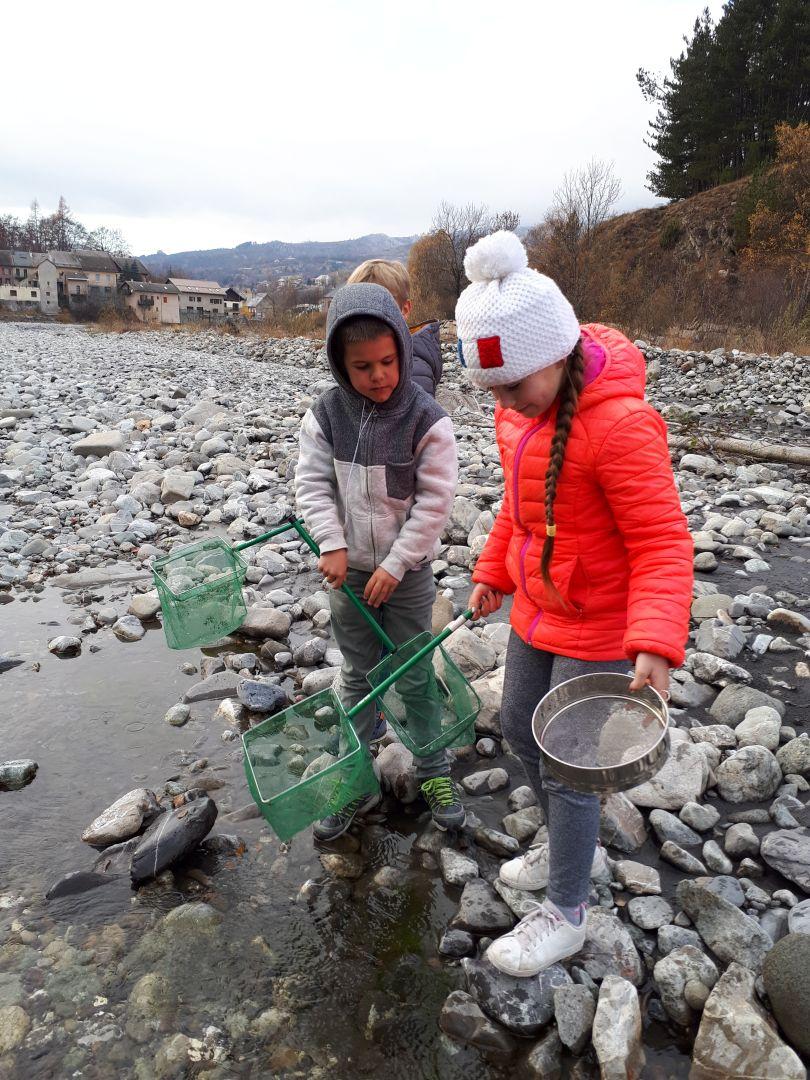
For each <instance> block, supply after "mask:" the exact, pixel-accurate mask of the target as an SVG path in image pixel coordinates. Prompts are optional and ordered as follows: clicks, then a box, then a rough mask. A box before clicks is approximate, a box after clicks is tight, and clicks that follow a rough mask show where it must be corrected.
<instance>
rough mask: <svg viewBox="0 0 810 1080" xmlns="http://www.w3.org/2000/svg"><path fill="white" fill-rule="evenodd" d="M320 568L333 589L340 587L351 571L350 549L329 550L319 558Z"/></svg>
mask: <svg viewBox="0 0 810 1080" xmlns="http://www.w3.org/2000/svg"><path fill="white" fill-rule="evenodd" d="M318 569H319V570H320V572H321V573H322V574H323V576H324V577H325V578H326V580H327V581H328V582H329V584H330V585H331V586H332V588H333V589H339V588H340V586H341V585H342V584H343V582H344V581H345V580H346V575H347V574H348V572H349V553H348V550H347V549H346V548H338V550H337V551H327V553H326V554H325V555H321V557H320V559H318Z"/></svg>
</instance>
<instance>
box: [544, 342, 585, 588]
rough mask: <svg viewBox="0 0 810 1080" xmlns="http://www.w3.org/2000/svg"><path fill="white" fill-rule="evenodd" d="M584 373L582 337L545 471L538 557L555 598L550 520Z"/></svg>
mask: <svg viewBox="0 0 810 1080" xmlns="http://www.w3.org/2000/svg"><path fill="white" fill-rule="evenodd" d="M584 377H585V356H584V354H583V352H582V339H581V338H580V340H579V341H578V342H577V343H576V345H575V346H574V349H573V351H572V352H571V353H569V356H568V360H567V361H566V366H565V373H564V375H563V384H562V387H561V389H560V404H559V406H558V408H557V426H556V428H555V430H554V436H553V437H552V440H551V455H550V458H549V463H548V470H547V472H546V541H545V543H544V544H543V555H542V558H541V560H540V573H541V574H542V575H543V581H544V583H545V585H546V587H547V588H548V589H550V590H551V591H552V592H553V593H554V594H555V595H556V596H557V597H558V598H559V599H562V597H560V594H559V592H558V591H557V588H556V587H555V585H554V583H553V582H552V580H551V574H550V572H549V567H550V565H551V558H552V555H553V554H554V534H555V533H556V531H557V527H556V525H555V523H554V500H555V499H556V497H557V480H558V478H559V475H560V471H561V470H562V467H563V462H564V461H565V448H566V445H567V444H568V436H569V435H570V434H571V424H572V423H573V420H574V414H575V413H576V411H577V403H578V402H579V395H580V394H581V393H582V384H583V381H584Z"/></svg>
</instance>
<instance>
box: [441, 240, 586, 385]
mask: <svg viewBox="0 0 810 1080" xmlns="http://www.w3.org/2000/svg"><path fill="white" fill-rule="evenodd" d="M464 270H465V272H466V274H467V277H468V278H469V279H470V281H471V283H472V284H470V285H468V286H467V288H466V289H465V290H464V292H463V293H462V294H461V296H460V297H459V298H458V303H457V304H456V325H457V328H458V339H459V341H458V345H459V355H460V356H461V359H462V362H463V363H464V365H465V367H466V368H467V371H468V374H469V376H470V378H471V379H472V381H473V382H474V383H476V384H477V385H478V386H503V385H504V384H508V383H516V382H519V381H520V380H521V379H525V378H526V376H527V375H532V374H533V373H534V372H535V371H542V369H543V368H547V367H550V366H551V364H555V363H556V362H557V361H558V360H562V359H563V358H564V357H566V356H568V354H569V353H570V352H571V350H572V349H573V348H574V346H575V345H576V343H577V342H578V341H579V334H580V330H579V323H578V322H577V317H576V315H575V314H574V309H573V308H572V307H571V305H570V304H569V302H568V301H567V300H566V298H565V297H564V296H563V294H562V293H561V292H560V290H559V288H558V287H557V285H556V284H555V283H554V282H553V281H552V280H551V278H549V277H546V276H545V275H544V274H539V273H538V272H537V271H536V270H530V269H529V260H528V258H527V256H526V249H525V248H524V246H523V244H522V243H521V242H520V240H519V239H518V238H517V236H515V234H514V233H512V232H505V231H503V232H496V233H492V234H491V235H490V236H485V237H484V238H483V239H482V240H479V241H478V243H477V244H473V246H472V247H471V248H469V249H468V251H467V254H466V255H465V257H464Z"/></svg>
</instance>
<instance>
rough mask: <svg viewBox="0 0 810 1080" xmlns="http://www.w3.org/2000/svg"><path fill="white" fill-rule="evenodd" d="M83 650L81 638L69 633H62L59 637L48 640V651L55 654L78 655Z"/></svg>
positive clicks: (63, 655)
mask: <svg viewBox="0 0 810 1080" xmlns="http://www.w3.org/2000/svg"><path fill="white" fill-rule="evenodd" d="M81 651H82V642H81V638H77V637H71V636H69V635H67V634H61V635H60V636H59V637H55V638H51V640H50V641H49V642H48V652H52V653H53V654H54V656H59V657H67V656H78V655H79V653H80V652H81Z"/></svg>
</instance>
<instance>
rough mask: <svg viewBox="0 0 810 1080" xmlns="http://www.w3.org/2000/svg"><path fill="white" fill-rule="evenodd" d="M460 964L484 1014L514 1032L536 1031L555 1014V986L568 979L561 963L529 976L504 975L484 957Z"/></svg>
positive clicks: (535, 1032) (470, 989)
mask: <svg viewBox="0 0 810 1080" xmlns="http://www.w3.org/2000/svg"><path fill="white" fill-rule="evenodd" d="M467 888H469V886H467ZM461 965H462V967H463V969H464V975H465V977H466V980H467V989H468V990H469V992H470V994H471V995H472V996H473V998H474V999H475V1001H476V1002H477V1003H478V1004H479V1005H480V1007H481V1008H482V1009H483V1011H484V1012H485V1013H486V1014H487V1016H489V1017H490V1018H491V1019H492V1020H496V1021H497V1022H498V1023H499V1024H503V1026H504V1027H505V1028H508V1029H509V1031H512V1032H514V1033H515V1034H516V1035H523V1036H529V1037H530V1036H533V1035H538V1034H539V1033H540V1032H541V1031H542V1030H543V1028H544V1027H545V1026H546V1024H547V1023H548V1022H549V1020H550V1019H551V1018H552V1016H553V1015H554V992H555V990H557V989H558V988H559V987H560V986H565V985H568V984H570V982H571V977H570V976H569V975H568V973H567V971H566V970H565V968H564V967H563V966H562V965H561V964H553V965H552V966H551V967H549V968H546V970H545V971H541V972H540V974H539V975H537V976H536V977H534V978H532V979H518V978H514V977H513V976H512V975H505V974H504V973H503V972H501V971H498V969H497V968H495V967H493V966H492V964H490V963H489V961H488V960H486V959H482V960H473V959H465V960H462V961H461Z"/></svg>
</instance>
